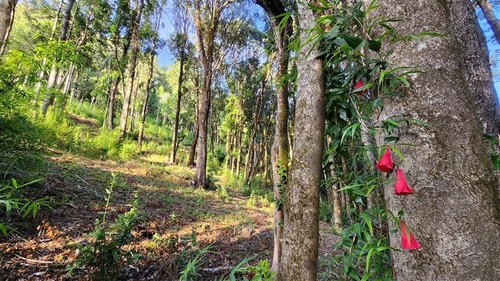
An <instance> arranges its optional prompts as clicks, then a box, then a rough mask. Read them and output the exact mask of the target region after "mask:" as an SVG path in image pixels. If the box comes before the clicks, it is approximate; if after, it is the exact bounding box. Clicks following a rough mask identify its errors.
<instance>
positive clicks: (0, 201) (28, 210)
mask: <svg viewBox="0 0 500 281" xmlns="http://www.w3.org/2000/svg"><path fill="white" fill-rule="evenodd" d="M39 181H40V180H34V181H30V182H27V183H24V184H22V185H18V183H17V181H16V180H15V179H14V178H13V179H12V183H11V184H10V183H9V184H6V185H4V186H1V187H0V218H2V220H3V219H8V218H9V217H10V216H11V215H12V214H14V213H15V214H18V215H20V216H21V217H22V218H25V217H27V216H29V215H30V214H31V216H32V217H33V218H35V217H36V215H37V214H38V213H39V210H40V209H41V208H42V207H45V208H49V209H52V208H53V207H52V206H53V203H52V202H51V200H52V199H51V198H50V197H43V198H39V199H35V200H31V199H29V198H27V197H26V196H25V195H24V194H23V193H22V190H23V188H24V187H27V186H29V185H32V184H34V183H36V182H39ZM13 230H14V231H15V229H14V228H12V227H11V226H10V225H9V224H7V223H1V222H0V232H2V234H3V235H5V236H7V235H8V231H13Z"/></svg>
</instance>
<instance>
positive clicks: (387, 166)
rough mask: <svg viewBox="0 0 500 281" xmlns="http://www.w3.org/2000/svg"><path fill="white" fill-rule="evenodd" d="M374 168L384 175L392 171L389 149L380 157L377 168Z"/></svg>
mask: <svg viewBox="0 0 500 281" xmlns="http://www.w3.org/2000/svg"><path fill="white" fill-rule="evenodd" d="M375 167H376V168H377V169H379V170H380V171H381V172H384V173H388V172H390V171H392V168H393V165H392V159H391V150H390V149H389V148H387V149H386V150H385V152H384V155H382V157H381V158H380V160H379V161H378V163H377V166H375Z"/></svg>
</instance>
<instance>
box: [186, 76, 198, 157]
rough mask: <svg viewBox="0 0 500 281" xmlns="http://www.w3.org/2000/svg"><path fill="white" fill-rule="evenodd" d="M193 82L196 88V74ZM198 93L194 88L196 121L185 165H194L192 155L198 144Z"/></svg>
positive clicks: (193, 155)
mask: <svg viewBox="0 0 500 281" xmlns="http://www.w3.org/2000/svg"><path fill="white" fill-rule="evenodd" d="M194 83H195V87H196V89H198V85H199V79H198V75H196V76H195V79H194ZM199 97H200V95H199V94H198V90H196V105H195V106H196V108H195V110H194V111H195V116H196V121H195V123H194V129H193V140H192V142H191V148H190V150H189V159H188V163H187V165H188V166H194V157H195V154H196V146H197V144H198V135H199V129H198V128H199V127H198V118H200V117H199V115H200V112H199V111H200V110H199V108H200V98H199Z"/></svg>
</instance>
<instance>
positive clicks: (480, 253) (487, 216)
mask: <svg viewBox="0 0 500 281" xmlns="http://www.w3.org/2000/svg"><path fill="white" fill-rule="evenodd" d="M453 2H454V3H452V2H451V1H439V0H432V1H425V3H424V2H417V3H416V2H415V1H400V0H386V1H383V2H380V4H381V8H380V9H377V10H376V11H375V12H374V15H373V16H374V17H375V16H383V17H384V18H392V19H396V18H397V19H399V20H401V21H398V22H396V23H394V26H395V28H396V30H398V31H400V32H401V33H402V35H408V34H411V33H416V32H421V31H430V32H439V33H441V34H445V35H448V37H446V38H441V37H424V38H421V39H419V40H414V41H409V42H408V41H401V42H398V43H395V44H392V45H391V46H387V48H393V49H394V54H393V55H392V56H390V57H389V62H390V63H391V64H394V65H415V66H417V67H419V69H420V70H421V71H424V72H425V74H416V75H412V76H411V77H409V79H408V81H409V83H410V85H411V89H410V90H407V91H403V92H402V93H401V95H400V96H396V97H391V98H386V99H384V109H383V111H382V112H381V114H380V116H379V119H378V121H379V122H381V121H383V120H385V119H387V118H389V117H391V116H402V117H405V118H415V119H419V120H423V121H425V122H428V123H429V124H430V125H431V126H432V128H427V127H423V126H416V125H410V126H405V127H402V128H400V129H399V138H400V142H401V143H411V144H412V146H401V147H400V148H399V149H400V151H401V152H402V154H403V155H404V156H405V158H406V161H405V162H403V163H402V165H401V166H400V168H402V169H403V170H404V172H405V176H406V180H407V181H408V183H409V184H410V186H411V187H412V188H413V192H414V193H413V194H411V195H408V196H406V197H404V198H402V197H398V196H395V195H394V194H393V192H386V193H385V200H386V205H387V208H388V209H389V210H391V211H392V212H393V213H394V214H397V213H398V211H400V210H402V211H404V213H405V219H406V222H407V223H408V226H409V228H410V229H411V231H412V234H413V235H414V236H415V238H416V239H417V240H418V241H419V243H420V245H421V249H420V250H417V251H402V252H399V251H394V252H393V253H392V255H393V261H394V274H395V277H396V279H397V280H500V267H498V265H499V264H500V243H498V237H500V221H499V216H498V201H497V198H496V197H495V189H496V188H497V187H498V182H497V181H496V180H495V177H494V176H493V170H492V164H491V162H490V159H489V157H488V152H487V151H486V149H485V146H484V145H483V140H482V132H483V128H484V127H483V124H485V123H484V121H485V120H484V119H483V118H482V117H483V116H480V115H478V112H479V111H478V110H479V108H478V102H477V97H478V96H477V95H476V94H475V93H474V92H473V91H471V90H470V85H469V83H472V82H471V81H476V82H474V83H478V84H479V82H477V81H479V80H475V79H476V78H474V79H473V80H469V79H468V78H467V77H465V76H464V75H463V74H464V73H467V71H468V69H469V68H468V66H467V65H466V64H464V57H463V55H462V51H461V49H462V47H461V43H460V41H461V40H462V39H463V38H462V37H461V36H460V35H458V33H457V32H456V28H459V24H458V19H457V18H456V17H457V16H459V15H460V14H457V11H459V10H460V9H461V8H463V7H460V6H459V5H468V4H467V1H457V2H455V1H453ZM395 7H397V9H396V8H395ZM471 35H472V36H474V35H473V34H471ZM474 38H475V36H474V37H472V38H471V39H472V40H474ZM471 39H468V40H471ZM483 51H484V49H483ZM481 73H482V74H483V75H484V74H485V72H481ZM482 81H483V83H486V84H487V85H483V87H484V88H488V87H490V86H491V85H489V81H488V79H487V78H484V77H483V80H482ZM490 93H491V92H490ZM482 95H486V93H482ZM486 98H488V99H489V100H491V99H492V97H486ZM486 104H488V103H486ZM486 123H487V122H486ZM383 138H384V135H382V134H381V135H379V136H378V143H379V144H382V143H383ZM413 145H414V146H413ZM386 188H387V189H386V190H390V188H392V187H390V186H387V187H386ZM400 241H401V237H400V234H399V233H392V232H390V243H391V246H392V247H394V248H396V249H399V248H400Z"/></svg>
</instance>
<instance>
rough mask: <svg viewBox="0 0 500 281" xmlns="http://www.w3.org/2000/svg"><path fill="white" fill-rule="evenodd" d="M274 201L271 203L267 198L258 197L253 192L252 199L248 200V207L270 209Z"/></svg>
mask: <svg viewBox="0 0 500 281" xmlns="http://www.w3.org/2000/svg"><path fill="white" fill-rule="evenodd" d="M271 202H272V201H270V200H269V199H268V198H267V197H265V196H262V195H258V194H257V192H256V191H255V190H253V191H252V193H251V194H250V198H248V200H247V206H248V207H256V208H260V207H269V206H271V204H272V203H271Z"/></svg>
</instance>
